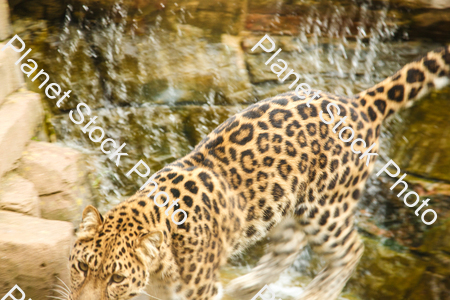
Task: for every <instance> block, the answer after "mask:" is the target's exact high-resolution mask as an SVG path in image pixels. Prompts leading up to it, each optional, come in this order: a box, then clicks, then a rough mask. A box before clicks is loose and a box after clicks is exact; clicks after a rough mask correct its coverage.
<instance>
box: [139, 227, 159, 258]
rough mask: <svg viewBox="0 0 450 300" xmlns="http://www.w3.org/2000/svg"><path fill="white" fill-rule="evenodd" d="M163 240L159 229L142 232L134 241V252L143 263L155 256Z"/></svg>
mask: <svg viewBox="0 0 450 300" xmlns="http://www.w3.org/2000/svg"><path fill="white" fill-rule="evenodd" d="M163 241H164V236H163V233H162V232H161V231H152V232H149V233H145V234H142V235H141V236H140V237H139V239H138V241H137V243H136V253H137V255H138V257H139V258H140V259H141V261H142V262H143V263H144V264H148V263H150V260H151V259H152V258H155V257H156V255H157V254H158V252H159V249H160V248H161V244H162V243H163Z"/></svg>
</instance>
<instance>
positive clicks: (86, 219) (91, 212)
mask: <svg viewBox="0 0 450 300" xmlns="http://www.w3.org/2000/svg"><path fill="white" fill-rule="evenodd" d="M103 222H104V219H103V216H102V215H101V214H100V213H99V212H98V210H97V209H96V208H95V207H93V206H92V205H88V206H86V208H85V209H84V210H83V220H82V221H81V224H80V229H79V230H78V232H77V237H78V238H79V239H88V238H93V237H94V235H95V234H96V233H97V232H98V231H99V229H100V226H102V225H103Z"/></svg>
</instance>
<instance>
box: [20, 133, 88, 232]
mask: <svg viewBox="0 0 450 300" xmlns="http://www.w3.org/2000/svg"><path fill="white" fill-rule="evenodd" d="M18 173H19V174H20V175H21V176H23V177H24V178H26V179H27V180H29V181H31V182H33V184H34V186H35V187H36V190H37V191H38V193H39V196H40V200H39V201H40V209H41V215H42V217H43V218H47V219H54V220H63V221H72V222H74V224H78V222H79V221H80V220H81V213H82V210H83V209H84V207H85V206H86V205H88V204H91V203H92V200H91V197H92V195H91V192H90V185H89V183H88V182H87V178H86V171H85V167H84V157H83V155H82V154H81V153H80V152H78V151H76V150H73V149H70V148H66V147H61V146H58V145H55V144H50V143H44V142H35V141H32V142H30V144H29V146H28V147H27V149H26V150H25V151H24V153H23V157H22V159H21V161H20V165H19V168H18Z"/></svg>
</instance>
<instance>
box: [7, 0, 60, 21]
mask: <svg viewBox="0 0 450 300" xmlns="http://www.w3.org/2000/svg"><path fill="white" fill-rule="evenodd" d="M9 2H10V6H11V9H13V10H14V14H18V15H21V16H24V17H29V16H32V17H33V18H35V19H47V20H59V19H60V18H61V17H62V16H64V12H65V10H66V5H67V1H64V0H63V1H58V0H50V1H47V0H36V1H35V0H9Z"/></svg>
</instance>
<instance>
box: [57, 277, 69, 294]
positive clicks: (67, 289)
mask: <svg viewBox="0 0 450 300" xmlns="http://www.w3.org/2000/svg"><path fill="white" fill-rule="evenodd" d="M56 279H58V280H59V281H61V282H62V284H64V286H65V287H66V288H65V289H64V288H63V289H64V290H65V291H66V292H67V293H69V294H70V293H71V290H70V288H69V287H68V286H67V284H66V283H65V282H64V280H62V279H61V278H59V277H58V276H56Z"/></svg>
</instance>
